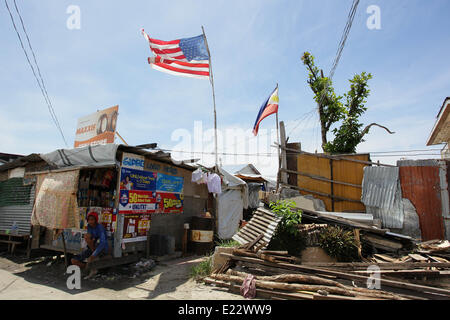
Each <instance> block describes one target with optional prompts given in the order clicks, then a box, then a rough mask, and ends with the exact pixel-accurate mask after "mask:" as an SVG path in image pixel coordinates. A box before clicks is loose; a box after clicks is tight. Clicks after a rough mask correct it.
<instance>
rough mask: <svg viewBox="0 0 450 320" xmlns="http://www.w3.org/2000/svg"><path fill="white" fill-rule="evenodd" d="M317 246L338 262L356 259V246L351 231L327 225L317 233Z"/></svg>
mask: <svg viewBox="0 0 450 320" xmlns="http://www.w3.org/2000/svg"><path fill="white" fill-rule="evenodd" d="M319 246H320V247H321V248H322V249H324V250H325V252H326V253H327V254H328V255H329V256H331V257H333V258H336V259H337V260H338V261H340V262H351V261H356V260H358V247H357V245H356V241H355V237H354V235H353V232H351V231H346V230H344V229H342V228H340V227H333V226H328V227H327V228H324V229H323V230H322V231H321V232H320V234H319Z"/></svg>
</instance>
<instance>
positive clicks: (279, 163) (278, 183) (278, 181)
mask: <svg viewBox="0 0 450 320" xmlns="http://www.w3.org/2000/svg"><path fill="white" fill-rule="evenodd" d="M276 89H278V83H277V87H276ZM276 89H275V90H276ZM279 96H280V95H278V97H279ZM279 103H280V102H278V105H279ZM275 115H276V118H275V121H276V122H277V145H278V173H277V192H278V188H279V186H280V169H281V156H280V154H281V152H280V129H279V127H278V110H277V113H276V114H275Z"/></svg>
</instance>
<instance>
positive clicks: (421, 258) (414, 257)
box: [408, 253, 428, 262]
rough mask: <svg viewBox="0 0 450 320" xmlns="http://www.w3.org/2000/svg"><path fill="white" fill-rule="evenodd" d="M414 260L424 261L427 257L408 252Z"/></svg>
mask: <svg viewBox="0 0 450 320" xmlns="http://www.w3.org/2000/svg"><path fill="white" fill-rule="evenodd" d="M408 256H410V257H411V258H412V259H413V260H414V261H421V262H426V261H428V258H425V257H422V256H421V255H420V254H415V253H410V254H408Z"/></svg>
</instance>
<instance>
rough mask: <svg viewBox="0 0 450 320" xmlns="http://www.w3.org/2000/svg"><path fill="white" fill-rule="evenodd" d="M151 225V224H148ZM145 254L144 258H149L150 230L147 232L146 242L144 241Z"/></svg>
mask: <svg viewBox="0 0 450 320" xmlns="http://www.w3.org/2000/svg"><path fill="white" fill-rule="evenodd" d="M150 225H151V224H150ZM145 249H146V250H145V251H146V252H145V253H146V255H145V258H147V259H148V258H150V230H149V231H147V241H146V247H145Z"/></svg>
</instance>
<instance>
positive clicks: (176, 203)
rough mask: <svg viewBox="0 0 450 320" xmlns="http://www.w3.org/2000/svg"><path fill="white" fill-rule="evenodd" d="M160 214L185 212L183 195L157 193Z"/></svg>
mask: <svg viewBox="0 0 450 320" xmlns="http://www.w3.org/2000/svg"><path fill="white" fill-rule="evenodd" d="M156 197H157V201H158V211H157V212H158V213H181V212H183V194H181V193H170V192H157V196H156Z"/></svg>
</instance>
